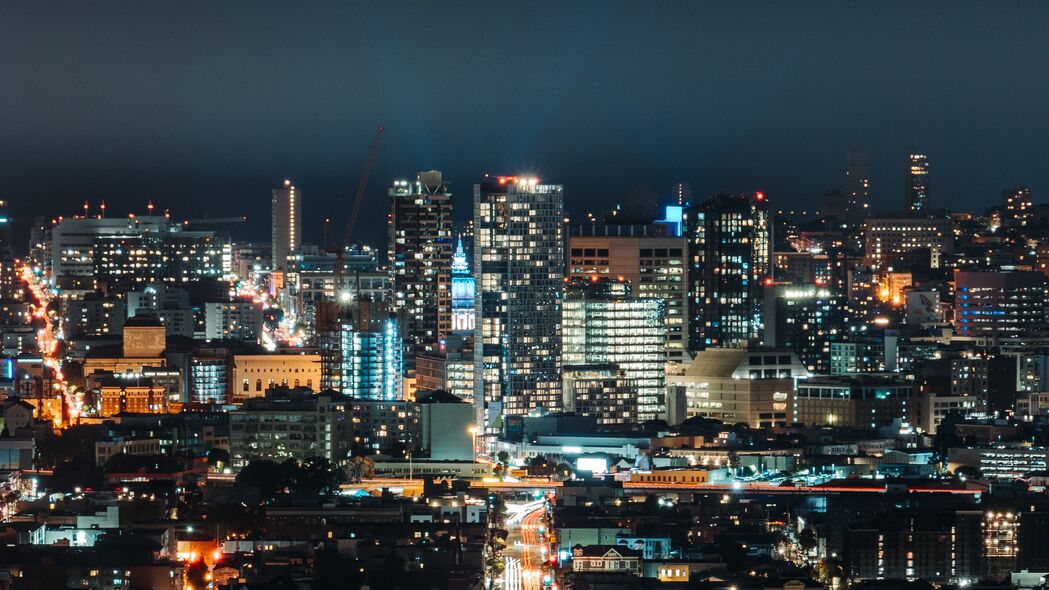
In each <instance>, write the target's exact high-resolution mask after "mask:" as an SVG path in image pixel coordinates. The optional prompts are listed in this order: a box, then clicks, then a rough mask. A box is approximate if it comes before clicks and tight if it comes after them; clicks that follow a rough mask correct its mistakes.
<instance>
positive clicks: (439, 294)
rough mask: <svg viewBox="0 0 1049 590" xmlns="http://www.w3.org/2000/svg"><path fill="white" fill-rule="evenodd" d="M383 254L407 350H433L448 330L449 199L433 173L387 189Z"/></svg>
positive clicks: (400, 181)
mask: <svg viewBox="0 0 1049 590" xmlns="http://www.w3.org/2000/svg"><path fill="white" fill-rule="evenodd" d="M388 193H389V198H390V210H389V217H388V219H387V227H388V233H389V240H388V246H387V248H388V250H387V255H388V257H389V263H390V272H391V273H392V275H393V288H394V294H395V295H394V296H395V301H394V309H395V311H396V312H397V313H398V316H399V317H400V318H401V322H402V328H403V330H404V334H405V344H406V345H407V347H408V351H406V352H407V354H408V358H410V359H414V357H415V355H414V354H413V352H414V349H415V348H417V347H419V346H423V345H432V344H434V343H436V342H437V340H438V339H439V338H440V337H441V336H442V335H444V334H446V333H447V332H448V330H449V329H450V328H451V314H450V303H451V293H450V290H449V283H450V271H451V264H452V194H451V192H449V191H448V186H447V183H445V182H444V179H443V177H442V175H441V173H440V171H437V170H430V171H428V172H419V173H418V174H417V175H416V178H415V181H414V182H411V181H408V180H395V181H394V183H393V186H392V187H391V188H390V189H389V191H388Z"/></svg>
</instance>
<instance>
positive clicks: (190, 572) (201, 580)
mask: <svg viewBox="0 0 1049 590" xmlns="http://www.w3.org/2000/svg"><path fill="white" fill-rule="evenodd" d="M207 576H208V566H207V564H205V563H204V562H203V561H197V562H194V563H191V564H190V565H189V567H187V568H186V586H187V587H189V588H207V587H208V586H207V584H208V580H207Z"/></svg>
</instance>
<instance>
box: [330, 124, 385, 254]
mask: <svg viewBox="0 0 1049 590" xmlns="http://www.w3.org/2000/svg"><path fill="white" fill-rule="evenodd" d="M385 130H386V128H385V127H379V130H378V131H377V132H376V133H375V139H373V140H372V144H371V145H370V146H369V147H368V158H367V159H366V160H365V161H364V170H362V171H361V180H360V182H358V183H357V196H356V197H354V199H353V209H351V210H350V220H349V222H347V224H346V237H345V238H344V239H343V241H342V249H341V250H340V251H339V253H340V254H342V252H345V251H346V248H347V247H349V245H350V239H352V238H353V227H354V226H355V225H357V213H359V212H360V210H361V201H363V200H364V190H365V189H366V188H368V177H369V176H371V173H372V165H373V164H375V154H376V152H377V151H378V150H379V140H381V139H382V133H383V131H385Z"/></svg>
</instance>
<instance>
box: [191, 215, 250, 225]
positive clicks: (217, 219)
mask: <svg viewBox="0 0 1049 590" xmlns="http://www.w3.org/2000/svg"><path fill="white" fill-rule="evenodd" d="M247 220H248V218H247V217H244V216H241V217H202V218H200V219H188V220H186V223H187V224H190V225H203V224H210V223H244V222H245V221H247Z"/></svg>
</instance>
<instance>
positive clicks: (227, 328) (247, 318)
mask: <svg viewBox="0 0 1049 590" xmlns="http://www.w3.org/2000/svg"><path fill="white" fill-rule="evenodd" d="M204 315H205V320H204V322H205V338H207V339H208V340H216V339H219V340H249V341H256V340H258V339H259V337H260V336H261V335H262V310H261V309H259V306H258V305H256V304H255V302H254V301H252V300H251V299H234V300H232V301H209V302H208V303H206V304H204Z"/></svg>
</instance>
